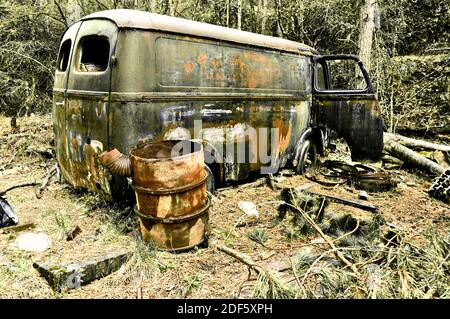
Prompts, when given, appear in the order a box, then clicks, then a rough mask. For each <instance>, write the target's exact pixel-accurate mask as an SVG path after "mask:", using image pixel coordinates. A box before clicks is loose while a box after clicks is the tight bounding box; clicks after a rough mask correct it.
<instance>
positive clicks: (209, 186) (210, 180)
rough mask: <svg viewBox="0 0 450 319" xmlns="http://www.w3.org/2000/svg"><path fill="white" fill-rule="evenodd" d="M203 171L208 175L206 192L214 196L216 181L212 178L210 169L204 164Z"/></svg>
mask: <svg viewBox="0 0 450 319" xmlns="http://www.w3.org/2000/svg"><path fill="white" fill-rule="evenodd" d="M205 170H206V172H207V173H208V178H207V179H206V190H207V191H208V192H210V193H211V194H214V192H215V191H216V179H215V178H214V174H213V172H212V171H211V168H210V167H209V166H208V165H206V164H205Z"/></svg>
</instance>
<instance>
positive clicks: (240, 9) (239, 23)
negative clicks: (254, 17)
mask: <svg viewBox="0 0 450 319" xmlns="http://www.w3.org/2000/svg"><path fill="white" fill-rule="evenodd" d="M237 9H238V14H237V28H238V29H239V30H241V29H242V0H238V7H237Z"/></svg>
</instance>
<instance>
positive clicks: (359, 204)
mask: <svg viewBox="0 0 450 319" xmlns="http://www.w3.org/2000/svg"><path fill="white" fill-rule="evenodd" d="M303 192H304V193H306V194H309V195H316V196H321V197H324V198H327V199H329V200H330V201H332V202H335V203H339V204H344V205H348V206H352V207H356V208H360V209H363V210H367V211H371V212H376V211H378V206H375V205H372V204H366V203H363V202H360V201H355V200H351V199H344V198H341V197H335V196H331V195H325V194H321V193H316V192H312V191H307V190H303Z"/></svg>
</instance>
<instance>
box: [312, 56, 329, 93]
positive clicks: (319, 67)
mask: <svg viewBox="0 0 450 319" xmlns="http://www.w3.org/2000/svg"><path fill="white" fill-rule="evenodd" d="M315 72H316V88H318V89H319V90H326V89H327V85H326V82H325V68H324V66H323V63H321V62H319V63H317V64H316V70H315Z"/></svg>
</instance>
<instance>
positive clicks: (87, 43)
mask: <svg viewBox="0 0 450 319" xmlns="http://www.w3.org/2000/svg"><path fill="white" fill-rule="evenodd" d="M78 56H79V63H78V65H77V69H78V71H82V72H102V71H105V70H106V69H107V68H108V62H109V42H108V39H107V38H105V37H100V36H89V37H84V38H82V39H81V40H80V46H79V48H78Z"/></svg>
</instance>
